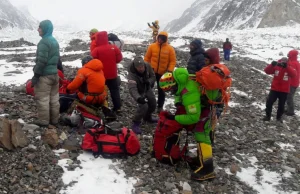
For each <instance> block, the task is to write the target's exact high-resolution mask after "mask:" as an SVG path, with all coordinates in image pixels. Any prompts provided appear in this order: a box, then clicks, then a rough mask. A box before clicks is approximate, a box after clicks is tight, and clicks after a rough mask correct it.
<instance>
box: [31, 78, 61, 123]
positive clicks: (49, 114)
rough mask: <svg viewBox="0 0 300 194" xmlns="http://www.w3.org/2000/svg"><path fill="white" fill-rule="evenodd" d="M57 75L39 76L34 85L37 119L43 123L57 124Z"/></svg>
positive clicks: (58, 107)
mask: <svg viewBox="0 0 300 194" xmlns="http://www.w3.org/2000/svg"><path fill="white" fill-rule="evenodd" d="M58 82H59V77H58V75H57V74H53V75H46V76H40V78H39V81H38V83H37V84H36V85H35V86H34V93H35V101H36V106H37V113H38V120H39V121H40V123H41V124H43V125H48V124H49V123H51V124H57V123H58V119H59V109H60V105H59V83H58Z"/></svg>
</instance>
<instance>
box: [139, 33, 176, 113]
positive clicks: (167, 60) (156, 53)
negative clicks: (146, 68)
mask: <svg viewBox="0 0 300 194" xmlns="http://www.w3.org/2000/svg"><path fill="white" fill-rule="evenodd" d="M144 61H146V62H148V63H150V64H151V67H152V68H153V70H154V73H155V76H156V83H157V88H158V100H157V112H158V113H159V112H160V111H162V109H163V106H164V103H165V92H164V91H163V90H162V89H161V88H160V87H159V80H160V78H161V76H162V75H163V74H164V73H166V72H173V70H174V68H175V65H176V54H175V49H174V48H173V47H172V46H171V45H169V44H168V33H167V32H164V31H162V32H160V33H159V34H158V36H157V41H156V42H155V43H152V44H151V45H150V46H149V47H148V50H147V52H146V55H145V57H144Z"/></svg>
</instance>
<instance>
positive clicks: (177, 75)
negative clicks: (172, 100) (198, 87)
mask: <svg viewBox="0 0 300 194" xmlns="http://www.w3.org/2000/svg"><path fill="white" fill-rule="evenodd" d="M173 77H174V79H175V81H176V83H177V85H178V90H177V92H176V95H180V93H181V91H182V90H183V89H184V87H185V86H186V84H187V81H188V79H189V72H188V70H187V69H186V68H177V69H175V70H174V71H173Z"/></svg>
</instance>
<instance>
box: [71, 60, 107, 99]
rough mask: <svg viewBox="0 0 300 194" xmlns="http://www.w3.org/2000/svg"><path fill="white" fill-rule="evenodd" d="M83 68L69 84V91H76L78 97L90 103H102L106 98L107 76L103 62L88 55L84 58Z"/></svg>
mask: <svg viewBox="0 0 300 194" xmlns="http://www.w3.org/2000/svg"><path fill="white" fill-rule="evenodd" d="M81 63H82V68H81V69H79V70H78V71H77V75H76V77H75V79H74V80H73V81H72V82H71V83H70V84H69V85H68V87H67V91H76V90H79V92H78V93H77V95H78V98H79V99H80V100H81V101H83V102H85V103H86V104H89V105H102V104H103V103H104V102H105V100H106V96H107V94H106V92H105V77H104V73H103V71H102V69H103V65H102V62H101V61H100V60H98V59H93V57H91V56H86V57H84V58H83V59H82V61H81Z"/></svg>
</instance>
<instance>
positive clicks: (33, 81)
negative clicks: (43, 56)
mask: <svg viewBox="0 0 300 194" xmlns="http://www.w3.org/2000/svg"><path fill="white" fill-rule="evenodd" d="M39 78H40V76H39V75H38V74H34V76H33V77H32V78H31V87H32V88H33V87H34V86H35V85H36V84H37V83H38V81H39Z"/></svg>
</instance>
